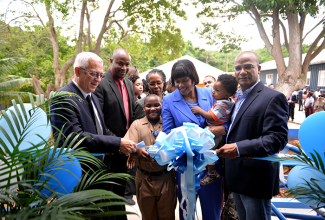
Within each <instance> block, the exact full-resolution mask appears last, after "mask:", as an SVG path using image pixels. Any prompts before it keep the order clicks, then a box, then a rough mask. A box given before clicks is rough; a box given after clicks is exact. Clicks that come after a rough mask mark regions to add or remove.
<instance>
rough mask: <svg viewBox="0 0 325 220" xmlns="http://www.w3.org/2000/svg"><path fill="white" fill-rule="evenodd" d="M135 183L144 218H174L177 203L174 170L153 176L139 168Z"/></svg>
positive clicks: (162, 219) (168, 219) (145, 219)
mask: <svg viewBox="0 0 325 220" xmlns="http://www.w3.org/2000/svg"><path fill="white" fill-rule="evenodd" d="M135 185H136V187H137V201H138V205H139V209H140V211H141V214H142V219H143V220H158V219H159V220H173V219H175V208H176V203H177V190H176V187H177V185H176V179H175V173H174V171H173V170H171V171H169V172H168V173H165V174H163V175H161V176H151V181H150V178H149V176H148V175H145V174H143V173H142V172H141V171H140V170H137V173H136V180H135Z"/></svg>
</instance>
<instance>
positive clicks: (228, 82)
mask: <svg viewBox="0 0 325 220" xmlns="http://www.w3.org/2000/svg"><path fill="white" fill-rule="evenodd" d="M217 81H218V82H220V83H221V84H222V85H223V86H224V87H225V89H226V91H227V92H229V93H230V95H231V96H232V95H234V94H235V93H236V91H237V86H238V82H237V80H236V77H234V76H233V75H230V74H221V75H219V76H218V79H217Z"/></svg>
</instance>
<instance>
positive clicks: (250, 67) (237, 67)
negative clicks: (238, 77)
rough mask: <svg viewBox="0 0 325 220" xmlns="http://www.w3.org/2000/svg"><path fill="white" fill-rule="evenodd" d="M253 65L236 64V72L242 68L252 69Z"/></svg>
mask: <svg viewBox="0 0 325 220" xmlns="http://www.w3.org/2000/svg"><path fill="white" fill-rule="evenodd" d="M253 67H254V66H253V65H252V64H246V65H244V66H235V68H234V69H235V71H236V72H239V71H241V70H242V68H244V70H251V69H253Z"/></svg>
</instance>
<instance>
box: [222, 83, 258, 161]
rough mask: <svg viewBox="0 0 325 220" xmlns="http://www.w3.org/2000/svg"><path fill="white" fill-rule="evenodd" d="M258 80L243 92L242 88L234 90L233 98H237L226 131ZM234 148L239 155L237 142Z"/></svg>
mask: <svg viewBox="0 0 325 220" xmlns="http://www.w3.org/2000/svg"><path fill="white" fill-rule="evenodd" d="M259 81H260V80H258V81H257V82H256V83H255V84H254V85H253V86H252V87H250V88H249V89H247V90H246V91H245V92H243V90H242V88H240V89H238V91H237V92H236V94H235V98H237V101H236V103H235V107H234V111H233V113H232V116H231V124H230V126H229V129H228V131H230V130H231V127H232V123H233V122H234V121H235V118H236V115H237V113H238V112H239V109H240V108H241V106H242V105H243V103H244V101H245V100H246V98H247V96H248V94H249V93H250V92H251V91H252V90H253V89H254V87H255V86H256V85H257V83H259ZM228 134H229V132H228ZM228 134H227V139H228ZM235 144H236V143H235ZM236 148H237V153H238V157H239V151H238V147H237V144H236Z"/></svg>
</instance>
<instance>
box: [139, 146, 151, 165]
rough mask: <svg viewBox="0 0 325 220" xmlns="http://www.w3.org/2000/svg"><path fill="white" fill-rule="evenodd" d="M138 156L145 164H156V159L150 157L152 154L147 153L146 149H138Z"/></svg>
mask: <svg viewBox="0 0 325 220" xmlns="http://www.w3.org/2000/svg"><path fill="white" fill-rule="evenodd" d="M137 154H138V157H139V158H140V160H143V161H145V162H150V163H152V162H154V159H152V158H151V157H150V154H149V153H148V152H147V150H146V149H145V148H138V149H137Z"/></svg>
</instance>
